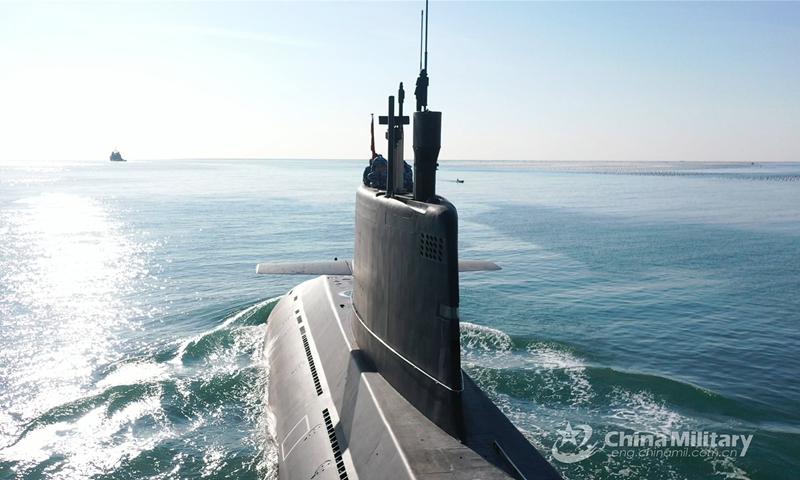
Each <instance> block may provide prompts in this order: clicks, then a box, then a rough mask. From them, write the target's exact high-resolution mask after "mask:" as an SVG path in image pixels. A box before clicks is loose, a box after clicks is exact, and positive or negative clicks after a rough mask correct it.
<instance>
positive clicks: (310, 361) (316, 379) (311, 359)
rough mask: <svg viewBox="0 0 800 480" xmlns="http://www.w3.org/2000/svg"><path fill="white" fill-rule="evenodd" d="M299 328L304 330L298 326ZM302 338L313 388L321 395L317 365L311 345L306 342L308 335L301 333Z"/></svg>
mask: <svg viewBox="0 0 800 480" xmlns="http://www.w3.org/2000/svg"><path fill="white" fill-rule="evenodd" d="M300 329H301V330H305V329H304V328H303V327H300ZM301 336H302V338H303V348H305V350H306V357H307V358H308V366H309V368H311V378H313V379H314V388H316V390H317V396H320V395H322V385H320V383H319V375H318V374H317V367H316V365H314V357H312V356H311V346H310V345H309V344H308V336H306V334H305V332H303V335H301Z"/></svg>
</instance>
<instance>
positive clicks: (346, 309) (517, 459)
mask: <svg viewBox="0 0 800 480" xmlns="http://www.w3.org/2000/svg"><path fill="white" fill-rule="evenodd" d="M352 291H353V277H352V276H344V275H342V276H340V275H324V276H320V277H317V278H314V279H312V280H309V281H306V282H304V283H302V284H300V285H298V286H297V287H295V288H294V289H292V290H291V291H290V292H289V293H287V294H286V295H285V296H284V297H282V298H281V300H280V301H279V302H278V304H277V305H276V306H275V308H274V309H273V311H272V313H271V315H270V317H269V319H268V322H267V335H266V339H265V342H266V343H265V355H267V357H268V361H269V365H270V378H269V387H268V405H269V408H270V410H271V412H272V415H273V417H274V428H275V431H274V432H273V434H274V436H275V441H276V443H277V448H278V476H279V478H280V479H286V480H289V479H340V480H343V479H357V478H361V479H389V480H392V479H413V478H419V479H436V480H450V479H486V480H491V479H501V478H518V479H529V480H532V479H557V478H560V477H559V476H558V474H557V473H556V472H555V470H554V469H553V467H552V466H550V464H549V463H547V461H546V460H545V459H544V458H543V457H542V456H541V454H539V452H538V451H537V450H536V449H535V448H534V447H533V446H532V445H531V444H530V443H529V442H528V441H527V439H525V437H524V436H523V435H522V434H521V433H520V432H519V430H517V429H516V428H515V427H514V426H513V425H512V424H511V422H510V421H509V420H508V419H507V418H506V417H505V416H504V415H503V414H502V412H500V411H499V409H498V408H497V407H496V406H495V405H494V404H493V403H492V402H491V401H490V400H489V399H488V398H487V397H486V395H485V394H484V393H483V392H482V391H481V390H480V389H479V388H478V387H477V386H476V385H475V384H474V382H473V381H472V380H471V379H469V377H468V376H467V375H466V374H464V373H463V371H462V372H461V373H462V379H463V380H462V381H463V389H462V391H461V392H460V395H461V406H462V416H463V438H462V439H461V440H459V439H457V438H455V437H454V436H452V435H450V434H449V433H447V432H445V430H443V429H442V428H440V427H439V426H437V425H436V424H435V423H434V422H433V421H431V420H430V419H429V418H427V417H426V416H425V415H423V414H422V413H421V412H420V411H419V410H418V409H417V408H416V407H415V406H414V405H412V404H411V403H409V401H408V400H406V399H405V398H404V397H403V396H402V395H400V394H399V393H398V392H397V390H395V388H394V387H393V386H392V385H391V384H390V383H389V382H388V381H387V380H386V379H385V378H384V377H383V375H381V374H380V373H378V372H377V371H376V369H375V367H374V365H373V363H372V361H371V360H370V359H369V358H368V356H367V355H366V354H365V352H364V351H362V350H361V349H360V348H359V346H358V344H357V343H356V337H355V336H354V334H353V330H354V323H353V322H358V319H357V318H356V316H355V312H354V310H353V306H352V302H351V298H352Z"/></svg>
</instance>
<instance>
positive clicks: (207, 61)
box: [0, 0, 800, 162]
mask: <svg viewBox="0 0 800 480" xmlns="http://www.w3.org/2000/svg"><path fill="white" fill-rule="evenodd" d="M423 5H424V2H422V1H404V2H383V1H369V2H355V3H341V2H245V3H232V2H220V3H209V2H201V3H193V2H175V3H172V2H124V3H103V2H100V3H96V2H89V3H69V2H64V3H29V2H23V3H4V2H0V162H2V161H12V162H16V161H22V160H37V159H38V160H57V159H71V160H92V159H98V160H107V159H108V155H109V153H110V151H111V150H112V149H113V148H114V147H115V146H116V147H118V148H119V149H120V151H121V152H122V154H123V156H124V157H126V158H129V159H134V160H135V159H169V158H348V159H356V158H366V157H368V155H369V121H370V113H373V112H374V113H375V114H376V115H378V114H385V113H386V108H387V107H386V104H387V97H388V96H389V95H392V94H394V93H395V92H396V90H397V86H398V83H399V82H401V81H402V82H404V83H405V85H406V87H407V95H408V98H407V100H408V102H407V106H406V107H407V108H406V110H407V111H409V110H412V109H413V102H414V100H413V85H414V81H415V78H416V75H417V73H418V70H419V22H420V10H421V9H422V7H423ZM429 46H430V53H429V72H430V75H431V87H430V93H429V97H430V101H429V103H430V107H431V109H433V110H440V111H442V112H443V134H442V135H443V138H442V144H443V145H442V154H441V158H443V159H520V160H528V159H529V160H685V161H748V162H749V161H755V162H765V161H800V3H798V2H752V3H749V2H707V3H700V2H674V3H673V2H620V3H606V2H495V1H491V2H451V1H435V0H434V1H433V2H432V4H431V6H430V40H429ZM376 130H377V132H376V133H377V136H378V142H379V143H378V145H379V146H378V149H379V150H383V151H385V146H384V145H385V143H383V142H384V140H383V128H377V126H376ZM409 143H410V142H409ZM406 155H407V156H410V146H408V150H407V154H406Z"/></svg>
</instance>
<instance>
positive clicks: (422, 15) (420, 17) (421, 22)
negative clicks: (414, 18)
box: [419, 10, 425, 70]
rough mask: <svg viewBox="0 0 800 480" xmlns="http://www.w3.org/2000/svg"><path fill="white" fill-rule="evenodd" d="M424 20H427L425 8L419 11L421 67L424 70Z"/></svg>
mask: <svg viewBox="0 0 800 480" xmlns="http://www.w3.org/2000/svg"><path fill="white" fill-rule="evenodd" d="M423 22H425V10H420V11H419V69H420V70H422V47H423V45H425V43H424V41H423V37H422V34H423V28H424V27H423Z"/></svg>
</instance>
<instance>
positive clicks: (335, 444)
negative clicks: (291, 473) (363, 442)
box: [322, 408, 347, 480]
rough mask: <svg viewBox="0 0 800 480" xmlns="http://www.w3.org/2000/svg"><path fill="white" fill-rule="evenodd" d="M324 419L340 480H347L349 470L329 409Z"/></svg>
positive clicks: (323, 415)
mask: <svg viewBox="0 0 800 480" xmlns="http://www.w3.org/2000/svg"><path fill="white" fill-rule="evenodd" d="M322 418H324V419H325V428H327V429H328V438H329V439H330V441H331V449H333V459H334V460H336V469H337V470H338V471H339V480H347V470H345V468H344V461H343V460H342V451H341V450H340V449H339V441H338V440H336V430H334V429H333V422H331V413H330V412H329V411H328V409H327V408H326V409H325V410H323V411H322Z"/></svg>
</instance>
